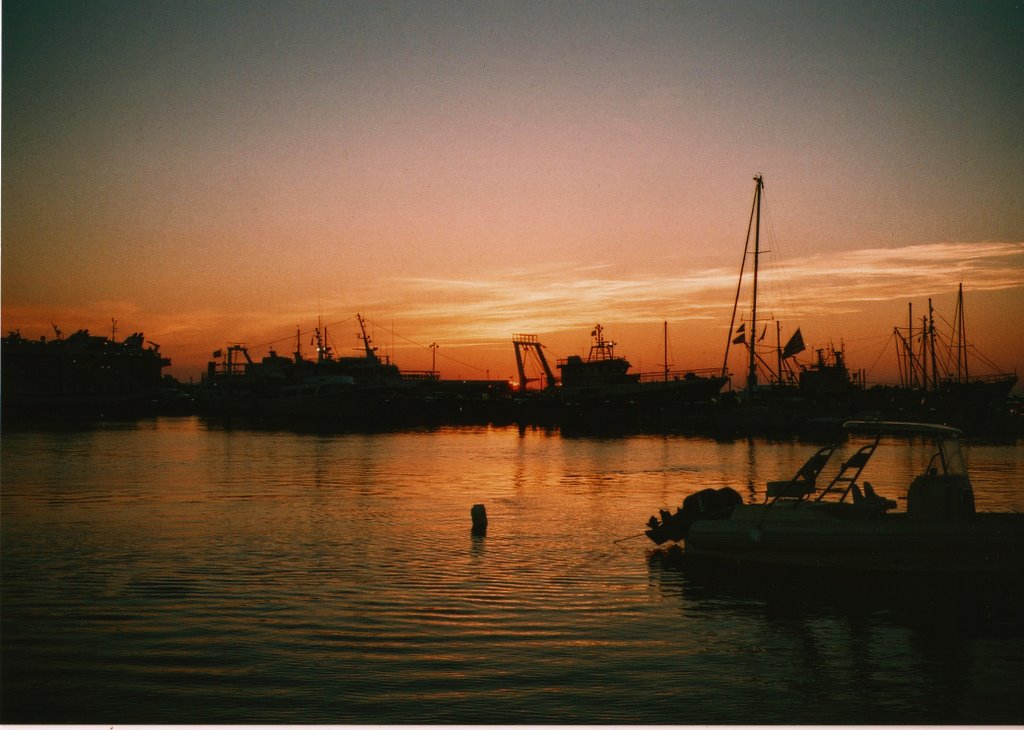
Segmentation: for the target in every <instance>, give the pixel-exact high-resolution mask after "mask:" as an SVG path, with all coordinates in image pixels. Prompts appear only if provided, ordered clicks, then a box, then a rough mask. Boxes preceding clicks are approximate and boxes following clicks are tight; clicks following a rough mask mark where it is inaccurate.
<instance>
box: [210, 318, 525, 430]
mask: <svg viewBox="0 0 1024 730" xmlns="http://www.w3.org/2000/svg"><path fill="white" fill-rule="evenodd" d="M356 319H357V320H358V322H359V334H358V335H357V337H358V338H359V340H360V342H361V343H362V350H363V354H362V355H361V356H337V355H336V354H335V353H334V352H333V349H332V348H331V347H330V345H329V344H328V337H327V332H326V328H324V327H322V326H318V327H317V328H316V330H315V340H314V341H315V344H316V359H315V360H313V359H308V358H306V357H304V356H303V354H302V347H301V344H302V343H301V337H300V335H299V334H297V335H296V344H295V352H294V353H293V355H292V357H290V358H289V357H282V356H280V355H278V354H277V353H276V352H274V351H273V350H271V351H270V353H269V354H268V355H267V356H266V357H264V358H262V359H261V360H260V361H258V362H257V361H255V360H253V358H252V356H251V355H250V354H249V351H248V348H247V347H246V346H245V345H243V344H237V343H236V344H232V345H229V346H228V347H227V348H225V349H222V350H218V351H216V352H214V357H216V358H219V360H214V361H211V362H209V363H207V372H206V374H205V376H204V378H203V382H202V384H201V386H200V388H199V390H198V392H197V400H198V404H199V408H200V411H201V412H202V413H204V414H205V415H209V416H219V417H239V418H242V419H245V420H249V421H255V422H260V423H271V424H275V425H277V424H281V425H288V426H299V427H308V426H317V427H326V428H340V429H346V430H361V429H367V428H369V429H374V428H379V427H388V426H395V425H429V424H435V423H452V422H467V421H469V422H481V421H482V422H487V421H488V420H491V419H492V416H494V420H498V417H499V416H500V415H501V414H500V413H499V411H500V410H501V406H502V404H503V396H507V393H508V385H507V383H506V382H504V381H472V380H457V381H450V380H441V379H440V378H439V377H438V375H437V373H436V372H435V371H433V370H431V371H405V372H403V371H401V370H400V369H399V368H398V366H397V365H395V364H394V363H392V362H391V361H390V360H389V359H386V358H385V359H382V358H381V357H380V356H379V355H378V354H377V348H376V347H374V346H373V344H372V341H371V338H370V335H369V334H368V333H367V331H366V322H365V320H364V319H363V317H362V316H361V315H358V314H357V315H356Z"/></svg>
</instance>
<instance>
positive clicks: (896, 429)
mask: <svg viewBox="0 0 1024 730" xmlns="http://www.w3.org/2000/svg"><path fill="white" fill-rule="evenodd" d="M959 437H960V431H959V430H958V429H955V428H952V427H949V426H943V425H935V424H921V423H906V422H895V421H848V422H846V423H845V424H844V425H843V434H842V436H841V437H840V438H839V439H837V441H836V442H835V443H833V444H832V445H830V446H826V447H823V448H820V449H818V450H817V451H816V452H815V453H814V454H813V455H812V456H811V457H810V458H809V459H808V460H807V462H806V463H805V464H804V465H803V466H801V467H800V468H799V469H798V470H797V471H796V473H795V474H794V475H793V476H792V477H791V478H789V479H782V480H772V481H767V482H766V483H765V486H764V500H763V501H762V502H760V503H754V504H752V503H746V502H744V500H743V498H742V497H741V495H740V494H739V492H737V491H736V490H734V489H732V488H730V487H722V488H720V489H704V490H702V491H699V492H697V493H695V494H691V495H690V496H688V497H687V498H686V499H685V500H684V501H683V504H682V506H681V507H680V508H679V509H677V510H676V511H675V512H673V513H670V512H669V511H668V510H662V511H661V514H660V518H659V517H651V519H650V520H649V522H648V529H647V531H646V533H645V534H646V535H647V536H648V537H649V538H650V539H651V540H652V541H654V542H655V543H656V544H658V545H661V544H664V543H666V542H669V541H674V542H680V541H681V542H682V543H683V544H684V546H685V555H686V559H687V560H690V559H691V558H695V559H710V560H714V561H724V562H725V563H727V564H731V565H733V566H748V567H750V566H754V567H772V566H777V567H789V568H800V569H823V570H851V571H860V572H867V571H870V572H904V573H912V572H916V573H921V572H925V573H928V572H931V573H936V572H943V573H956V574H960V575H965V576H966V575H975V576H977V575H1002V576H1010V577H1014V578H1016V579H1020V578H1022V577H1024V514H1020V513H994V512H978V511H976V509H975V503H974V490H973V487H972V485H971V480H970V477H969V475H968V472H967V464H966V461H965V459H964V457H963V453H962V451H961V448H960V440H959ZM883 445H884V446H885V447H886V448H887V449H888V448H892V447H902V448H903V450H904V451H907V453H908V454H910V455H911V456H913V455H917V456H919V457H921V458H922V460H924V463H923V464H919V465H917V466H916V467H915V471H914V473H913V476H912V477H911V478H910V481H909V484H903V485H897V484H892V483H891V482H892V481H893V480H894V479H896V478H897V477H896V470H895V467H894V465H897V464H901V463H904V462H905V460H906V459H905V455H904V458H903V459H898V460H891V459H884V458H883V459H881V460H879V459H875V460H873V459H872V457H873V456H874V455H875V453H876V451H877V450H878V449H879V447H880V446H883ZM908 446H913V448H908ZM873 461H874V462H879V461H880V462H881V464H880V466H881V469H871V468H869V464H873ZM832 469H835V474H834V475H833V476H832V477H831V478H830V479H827V480H826V478H825V477H824V476H823V475H825V474H828V473H830V472H831V471H832ZM873 474H877V475H876V476H873V477H872V478H874V479H875V480H876V481H877V482H878V483H879V484H886V488H885V489H883V488H881V487H880V488H879V490H878V491H876V489H875V487H874V485H873V484H872V483H871V482H870V481H867V477H869V476H872V475H873ZM887 479H888V480H889V482H888V483H887V482H886V481H885V480H887ZM822 485H824V486H822ZM889 489H895V490H899V491H898V492H890V491H889ZM886 493H888V494H896V495H897V496H899V497H900V498H901V499H905V501H906V508H905V509H904V510H898V509H897V506H898V503H897V501H896V500H895V499H892V498H891V497H889V496H885V495H886ZM904 495H905V496H904Z"/></svg>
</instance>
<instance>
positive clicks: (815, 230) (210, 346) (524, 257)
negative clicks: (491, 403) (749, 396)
mask: <svg viewBox="0 0 1024 730" xmlns="http://www.w3.org/2000/svg"><path fill="white" fill-rule="evenodd" d="M1022 69H1024V5H1022V4H1021V3H1019V2H957V3H946V2H891V1H890V0H887V1H886V2H864V1H860V0H858V1H857V2H844V1H840V0H829V1H821V0H815V1H813V2H771V1H770V0H769V1H767V2H764V1H758V2H745V1H743V2H726V1H718V0H716V1H711V0H708V1H706V2H664V3H660V2H659V3H645V2H608V3H605V2H566V3H562V2H491V1H487V2H465V3H463V2H384V1H380V2H368V3H356V2H343V1H341V0H338V1H335V2H302V1H301V0H297V1H292V0H289V1H285V0H279V1H277V2H257V1H255V0H250V1H248V2H230V1H227V0H218V1H213V2H211V1H209V0H204V1H202V2H187V1H186V2H155V1H147V0H131V1H125V2H102V1H101V2H80V1H77V0H76V1H74V2H47V1H45V0H31V1H27V2H26V1H19V0H5V2H4V3H3V119H2V121H3V140H2V164H3V167H2V178H3V187H2V249H0V251H2V324H3V329H4V333H6V332H7V331H9V330H14V329H20V331H21V333H22V334H23V335H25V336H27V337H38V336H40V335H44V334H45V335H51V334H52V329H51V326H50V325H51V323H56V324H57V325H59V326H60V327H61V328H62V329H63V330H64V331H65V332H70V331H74V330H75V329H78V328H89V329H90V330H92V331H93V333H95V334H102V333H108V334H109V332H110V326H111V319H112V318H116V319H117V322H118V324H117V327H118V332H119V337H121V336H126V335H128V334H130V333H131V332H133V331H143V332H145V335H146V338H147V339H149V340H152V341H155V342H159V343H160V345H161V350H162V351H163V352H164V354H165V355H167V356H169V357H170V358H171V359H172V360H173V363H174V364H173V366H172V368H171V369H170V372H171V373H172V374H174V375H176V376H178V377H180V378H183V379H186V380H187V379H188V378H189V377H198V374H199V373H200V371H201V370H202V369H203V368H204V366H205V362H206V360H207V359H208V358H209V356H210V353H211V352H212V351H213V350H216V349H218V348H220V347H222V346H223V345H224V344H225V343H227V342H246V343H248V344H249V346H250V347H251V349H252V350H253V354H254V355H257V356H260V355H263V354H266V351H267V349H268V346H269V344H270V343H276V345H275V346H276V348H277V349H278V351H279V352H291V351H292V349H293V343H294V335H295V328H296V326H299V327H301V329H302V330H303V333H304V334H303V338H304V339H305V342H304V343H303V346H304V347H308V344H309V339H308V338H309V336H310V333H311V331H312V329H313V327H315V326H316V323H317V317H318V315H321V316H322V318H323V320H324V322H326V323H327V324H328V325H329V331H330V334H331V338H332V340H333V342H334V345H335V347H336V349H337V350H338V351H341V352H344V353H348V352H349V351H351V350H352V349H353V348H355V347H356V346H357V345H358V342H357V340H356V338H355V336H354V334H355V332H356V330H357V325H356V323H355V321H354V315H355V313H356V312H360V313H362V314H363V315H365V316H366V317H368V318H369V320H370V321H371V322H372V327H373V334H374V337H375V342H376V344H378V345H379V346H380V347H381V348H382V351H387V353H389V354H391V355H393V357H394V361H395V362H396V363H397V364H398V365H399V366H400V367H403V368H406V369H426V368H429V367H430V363H431V352H430V350H429V349H428V348H427V345H429V344H430V343H432V342H436V343H437V344H438V345H439V346H440V348H439V349H438V351H437V367H438V369H439V370H440V371H441V374H442V376H443V377H473V378H475V377H484V376H485V374H486V375H489V376H491V377H497V378H502V377H507V376H510V375H512V374H513V372H514V370H515V364H514V356H513V349H512V345H511V338H512V335H513V334H517V333H533V334H537V335H539V336H540V338H541V341H542V342H544V343H545V344H546V345H547V347H548V348H549V350H550V351H551V355H552V357H564V356H566V355H568V354H572V353H580V352H585V350H586V348H587V346H588V345H589V341H590V338H589V334H590V331H591V329H592V328H593V325H594V324H595V323H598V322H600V323H602V324H603V325H604V326H605V331H606V334H607V335H608V336H609V337H610V338H611V339H613V340H615V341H616V342H618V351H619V354H623V355H625V356H627V357H628V358H629V359H630V360H631V361H632V363H633V365H634V368H636V369H643V370H656V369H658V368H659V367H661V362H662V360H663V356H662V341H661V337H662V322H663V321H668V323H669V343H670V364H671V365H672V366H673V367H675V368H684V367H689V368H702V367H721V364H722V357H723V354H724V347H725V343H726V341H727V339H728V335H729V332H728V328H729V318H730V315H731V311H732V305H733V298H734V296H735V294H736V277H737V275H738V273H739V267H740V261H741V258H742V254H743V247H744V239H745V234H746V228H747V222H748V218H749V215H750V207H751V201H752V198H753V192H754V183H753V177H754V175H755V174H758V173H760V174H763V175H764V180H765V198H764V200H765V210H766V215H765V219H764V224H763V225H764V228H763V233H764V235H763V246H764V248H766V249H768V251H769V253H767V254H766V255H765V256H764V259H763V264H764V267H765V268H764V272H765V276H764V279H763V284H764V290H763V292H764V295H765V300H764V301H763V302H762V307H763V313H764V314H770V315H772V316H774V317H776V318H777V319H779V320H780V321H781V323H782V327H783V337H785V336H786V335H787V333H789V332H792V330H793V329H795V328H796V327H800V328H801V330H802V332H803V335H804V339H805V341H806V342H807V344H808V345H809V346H810V347H815V346H817V347H821V346H824V345H827V344H828V343H829V342H834V343H835V344H836V345H837V346H838V345H839V344H840V343H842V344H843V345H845V347H846V350H847V358H848V360H849V364H850V365H851V367H853V368H857V369H865V370H867V371H868V377H869V380H891V379H893V378H895V365H896V355H895V351H894V350H893V348H892V345H891V339H892V330H893V327H894V326H896V325H900V326H905V325H906V319H907V303H908V302H913V305H914V311H915V314H916V315H920V314H923V313H924V310H925V308H926V306H927V301H928V298H929V297H933V298H934V302H935V307H936V311H937V315H940V317H944V318H945V319H946V320H949V321H951V320H952V318H953V307H954V302H955V297H956V289H957V285H958V284H960V283H963V286H964V292H965V298H966V301H967V327H968V334H969V336H970V338H971V340H972V341H973V342H974V344H975V345H976V346H977V348H978V349H979V350H980V351H981V352H983V353H984V354H985V355H987V356H988V357H989V358H990V359H991V360H993V361H995V362H996V363H997V364H998V365H999V366H1001V367H1002V368H1004V369H1008V370H1013V369H1016V370H1017V372H1018V374H1020V375H1022V376H1024V317H1022V312H1024V193H1022V189H1024V188H1022V185H1024V183H1022V180H1021V178H1022V176H1024V125H1022V120H1024V71H1022ZM747 307H748V308H749V304H747ZM937 323H938V325H939V326H940V327H945V326H946V325H945V324H944V322H943V320H942V319H941V318H938V319H937ZM887 343H890V344H888V345H887ZM807 354H808V353H805V355H807ZM732 369H733V372H735V373H737V374H739V373H740V364H739V362H738V361H737V362H736V363H735V365H734V366H733V367H732Z"/></svg>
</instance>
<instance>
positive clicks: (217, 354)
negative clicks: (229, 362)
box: [213, 350, 224, 357]
mask: <svg viewBox="0 0 1024 730" xmlns="http://www.w3.org/2000/svg"><path fill="white" fill-rule="evenodd" d="M223 354H224V353H223V352H221V351H220V350H214V351H213V356H214V357H220V356H221V355H223Z"/></svg>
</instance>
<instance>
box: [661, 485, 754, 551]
mask: <svg viewBox="0 0 1024 730" xmlns="http://www.w3.org/2000/svg"><path fill="white" fill-rule="evenodd" d="M738 504H743V497H741V496H740V493H739V492H737V491H736V490H735V489H733V488H732V487H722V488H721V489H702V490H700V491H699V492H695V493H694V494H691V495H690V496H689V497H687V498H686V499H684V500H683V506H682V507H680V508H679V509H677V510H676V511H675V512H674V513H671V514H670V513H668V512H666V511H665V510H661V521H660V522H659V521H658V518H657V517H651V519H650V520H648V522H647V526H648V527H649V528H650V529H648V530H647V531H646V533H645V534H646V535H647V537H649V538H651V540H653V541H654V543H655V544H656V545H661V544H662V543H664V542H666V541H668V540H673V541H675V542H678V541H679V540H683V539H685V538H686V536H687V534H689V532H690V525H692V524H693V523H694V522H696V521H697V520H724V519H725V518H727V517H728V516H729V515H730V514H732V508H733V507H735V506H736V505H738Z"/></svg>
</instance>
